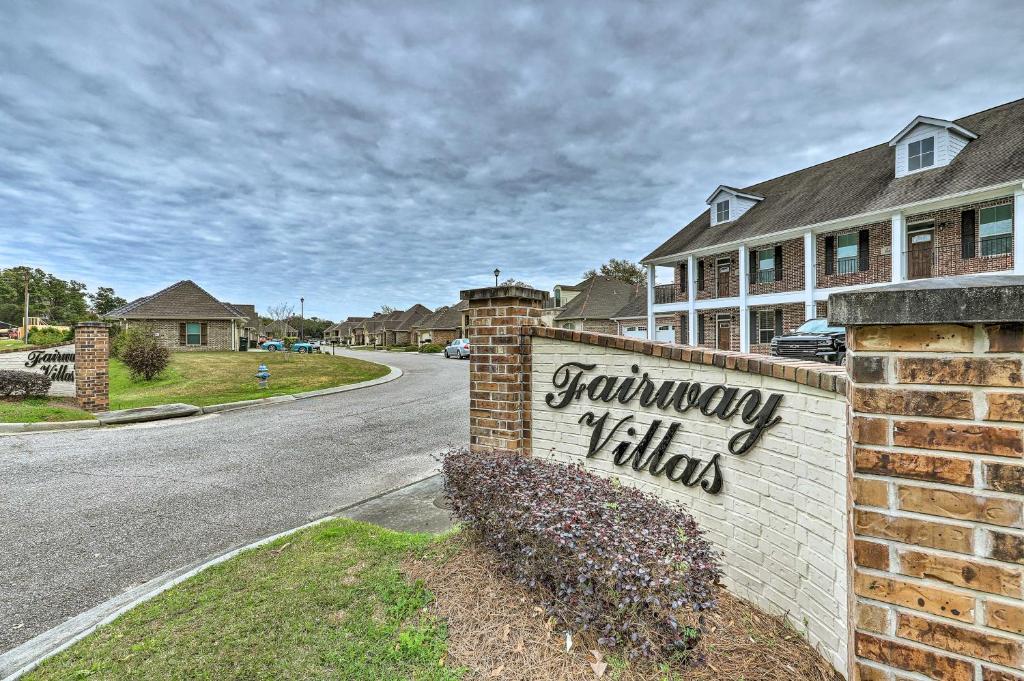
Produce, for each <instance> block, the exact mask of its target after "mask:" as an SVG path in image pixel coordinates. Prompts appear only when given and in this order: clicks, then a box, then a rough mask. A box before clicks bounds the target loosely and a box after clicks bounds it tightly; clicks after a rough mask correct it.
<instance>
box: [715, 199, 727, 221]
mask: <svg viewBox="0 0 1024 681" xmlns="http://www.w3.org/2000/svg"><path fill="white" fill-rule="evenodd" d="M728 221H729V199H725V200H724V201H719V202H718V203H716V204H715V222H728Z"/></svg>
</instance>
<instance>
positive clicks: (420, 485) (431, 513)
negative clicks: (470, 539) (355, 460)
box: [341, 474, 453, 534]
mask: <svg viewBox="0 0 1024 681" xmlns="http://www.w3.org/2000/svg"><path fill="white" fill-rule="evenodd" d="M442 485H443V479H442V477H441V475H440V474H437V475H433V476H431V477H429V478H427V479H426V480H421V481H420V482H416V483H413V484H411V485H409V486H408V487H403V488H401V489H398V490H395V491H394V492H389V493H387V494H384V495H383V496H380V497H377V498H376V499H370V500H368V501H364V502H361V503H359V504H357V505H356V506H353V507H352V508H351V509H349V510H348V511H345V512H343V513H342V514H341V516H342V517H345V518H351V519H352V520H362V521H364V522H367V523H373V524H374V525H380V526H381V527H386V528H388V529H389V530H398V531H400V532H430V533H433V534H440V533H441V532H445V531H447V530H449V529H451V527H452V525H453V522H452V519H451V516H450V515H449V514H448V511H447V509H445V508H444V505H443V500H442V497H441V494H442Z"/></svg>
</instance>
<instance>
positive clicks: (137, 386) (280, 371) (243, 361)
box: [0, 352, 389, 423]
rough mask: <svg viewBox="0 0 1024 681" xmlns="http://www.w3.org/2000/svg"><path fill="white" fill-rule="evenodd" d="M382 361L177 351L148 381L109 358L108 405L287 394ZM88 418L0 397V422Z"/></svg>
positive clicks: (358, 377) (369, 371)
mask: <svg viewBox="0 0 1024 681" xmlns="http://www.w3.org/2000/svg"><path fill="white" fill-rule="evenodd" d="M261 363H262V364H266V365H267V368H268V369H269V370H270V387H269V388H268V389H266V390H260V388H259V385H258V383H257V380H256V369H257V367H259V365H260V364H261ZM388 371H389V369H388V368H387V367H386V366H382V365H380V364H375V363H373V362H366V361H363V360H360V359H352V358H351V357H341V356H332V355H326V354H324V355H321V354H312V355H303V354H298V353H284V352H277V353H273V352H265V353H255V352H194V353H189V352H177V353H172V355H171V364H170V366H169V367H167V369H166V370H165V371H164V373H162V374H161V375H160V376H159V377H157V378H155V379H153V380H152V381H134V380H132V377H131V374H130V373H129V371H128V368H127V367H126V366H125V365H124V364H122V363H121V362H119V361H117V360H116V359H113V360H111V361H110V408H111V409H112V410H113V409H129V408H132V407H150V406H153V405H157V404H168V403H171V402H184V403H186V404H194V405H196V406H199V407H203V406H206V405H209V404H219V403H221V402H238V401H241V400H254V399H258V398H261V397H273V396H276V395H291V394H294V393H301V392H306V391H308V390H320V389H323V388H334V387H337V386H341V385H350V384H352V383H361V382H363V381H369V380H372V379H374V378H380V377H381V376H385V375H386V374H387V373H388ZM88 418H92V416H91V415H90V414H88V413H87V412H83V411H81V410H79V409H75V408H74V406H73V405H72V404H70V403H69V401H68V400H66V399H60V400H58V399H50V400H45V399H41V400H23V401H14V400H12V401H0V423H34V422H39V421H74V420H78V419H88Z"/></svg>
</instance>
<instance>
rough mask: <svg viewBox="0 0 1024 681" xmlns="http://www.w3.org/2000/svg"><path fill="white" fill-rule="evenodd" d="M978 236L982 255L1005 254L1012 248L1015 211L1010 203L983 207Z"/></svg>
mask: <svg viewBox="0 0 1024 681" xmlns="http://www.w3.org/2000/svg"><path fill="white" fill-rule="evenodd" d="M980 222H981V225H980V228H979V230H978V238H979V239H980V241H981V254H982V255H1005V254H1007V253H1009V252H1010V251H1011V250H1012V243H1011V239H1012V237H1011V234H1013V211H1012V210H1011V209H1010V204H1006V205H1003V206H992V207H990V208H982V209H981V220H980Z"/></svg>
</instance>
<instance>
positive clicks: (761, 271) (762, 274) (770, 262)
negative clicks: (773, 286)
mask: <svg viewBox="0 0 1024 681" xmlns="http://www.w3.org/2000/svg"><path fill="white" fill-rule="evenodd" d="M772 281H775V249H774V248H766V249H764V250H763V251H758V252H757V283H758V284H767V283H768V282H772Z"/></svg>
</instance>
